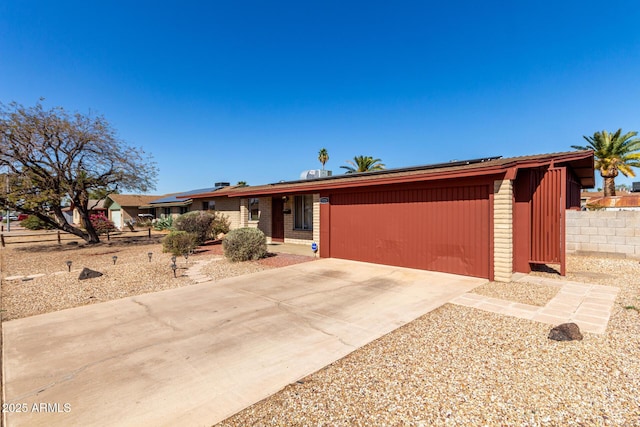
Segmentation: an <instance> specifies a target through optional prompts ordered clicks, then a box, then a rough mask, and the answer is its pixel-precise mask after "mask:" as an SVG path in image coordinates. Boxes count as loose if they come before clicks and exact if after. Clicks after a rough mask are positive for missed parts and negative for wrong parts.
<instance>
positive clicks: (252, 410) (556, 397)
mask: <svg viewBox="0 0 640 427" xmlns="http://www.w3.org/2000/svg"><path fill="white" fill-rule="evenodd" d="M535 274H537V275H545V274H547V275H549V273H535ZM550 276H551V275H550ZM551 277H554V278H558V277H557V276H551ZM567 280H577V281H584V282H591V283H598V284H602V285H610V286H618V287H620V288H622V290H621V292H620V294H619V296H618V299H617V301H616V304H615V306H614V308H613V312H612V316H611V320H610V323H609V327H608V329H607V332H606V334H604V335H596V334H589V333H586V334H585V337H584V340H583V341H573V342H555V341H550V340H548V339H547V335H548V333H549V329H550V327H549V326H548V325H544V324H541V323H536V322H532V321H527V320H523V319H518V318H513V317H507V316H502V315H498V314H493V313H488V312H483V311H480V310H475V309H472V308H467V307H461V306H456V305H452V304H447V305H445V306H443V307H441V308H439V309H437V310H435V311H433V312H431V313H429V314H427V315H425V316H423V317H421V318H420V319H418V320H416V321H414V322H412V323H410V324H408V325H405V326H404V327H401V328H400V329H398V330H396V331H394V332H392V333H390V334H388V335H386V336H384V337H382V338H380V339H379V340H376V341H374V342H373V343H370V344H369V345H367V346H365V347H363V348H361V349H359V350H357V351H355V352H353V353H351V354H350V355H349V356H347V357H345V358H343V359H341V360H339V361H337V362H335V363H333V364H332V365H330V366H328V367H326V368H325V369H323V370H321V371H319V372H316V373H314V374H312V375H310V376H308V377H306V378H303V379H302V380H300V381H298V382H296V383H293V384H291V385H289V386H287V387H286V388H284V389H283V390H282V391H280V392H279V393H277V394H275V395H273V396H271V397H269V398H267V399H265V400H263V401H261V402H259V403H257V404H255V405H253V406H251V407H249V408H247V409H245V410H244V411H242V412H240V413H238V414H236V415H235V416H233V417H231V418H229V419H227V420H225V421H224V422H222V423H220V425H222V426H247V425H254V426H257V425H260V426H263V425H273V426H281V425H287V426H306V425H318V426H322V425H326V426H351V425H361V426H369V425H416V426H431V425H460V426H466V425H491V426H493V425H508V426H511V425H513V426H592V425H593V426H607V425H612V426H638V425H640V313H639V312H638V311H637V310H636V309H633V308H624V307H632V306H633V307H636V308H640V300H639V296H640V265H639V264H638V261H633V260H616V259H598V258H587V257H574V256H570V257H568V276H567ZM492 286H493V287H492ZM532 286H537V285H532ZM510 289H511V290H512V291H513V292H511V293H510V292H509V290H510ZM480 292H488V293H491V295H492V296H497V297H499V298H505V299H510V300H514V301H521V299H522V298H523V290H522V288H521V287H519V286H514V287H512V288H509V287H508V286H499V287H498V286H495V285H491V286H486V287H485V289H484V290H481V291H480ZM547 292H548V294H547ZM552 292H553V289H548V290H543V291H540V289H536V291H535V292H534V293H533V294H532V295H534V296H533V297H532V296H531V295H524V298H525V299H527V298H541V297H540V295H537V296H536V295H535V294H536V293H540V294H541V295H542V299H546V298H548V297H549V295H550V294H551V293H552ZM542 299H539V300H538V301H540V302H542ZM531 301H532V299H530V300H529V301H528V302H527V303H531Z"/></svg>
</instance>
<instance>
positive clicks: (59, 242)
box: [58, 230, 62, 245]
mask: <svg viewBox="0 0 640 427" xmlns="http://www.w3.org/2000/svg"><path fill="white" fill-rule="evenodd" d="M58 244H59V245H61V244H62V242H61V241H60V230H58Z"/></svg>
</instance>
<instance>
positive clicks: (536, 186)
mask: <svg viewBox="0 0 640 427" xmlns="http://www.w3.org/2000/svg"><path fill="white" fill-rule="evenodd" d="M593 164H594V157H593V151H590V150H587V151H572V152H567V153H554V154H542V155H535V156H524V157H515V158H505V159H503V158H499V157H496V158H488V159H476V160H468V161H456V162H450V163H444V164H436V165H426V166H417V167H410V168H402V169H388V170H384V171H376V172H365V173H355V174H349V175H339V176H332V177H325V178H318V179H310V180H299V181H291V182H281V183H275V184H268V185H259V186H250V187H227V188H222V189H218V190H216V191H212V192H206V193H205V192H203V193H201V194H195V193H194V194H191V195H190V200H191V201H196V200H215V203H216V206H218V205H220V203H221V201H222V200H224V197H227V198H228V199H230V200H236V201H237V202H236V203H237V204H238V206H239V218H238V223H237V226H238V227H257V228H259V229H261V230H262V231H263V232H264V233H265V234H266V236H267V240H268V242H287V243H301V244H308V245H310V244H311V242H315V243H316V244H317V245H318V246H319V253H320V256H321V257H324V258H329V257H333V258H343V259H350V260H356V261H365V262H372V263H379V264H387V265H396V266H401V267H410V268H419V269H425V270H434V271H441V272H446V273H455V274H463V275H468V276H476V277H486V278H488V279H490V280H500V281H510V280H511V275H512V273H513V272H522V273H529V272H530V271H531V269H532V265H534V264H559V265H560V270H561V274H564V272H565V265H566V263H565V250H564V248H565V231H564V228H565V215H564V211H565V209H580V190H581V188H592V187H593V186H594V184H595V177H594V169H593ZM234 206H235V205H234ZM233 228H236V226H234V227H233Z"/></svg>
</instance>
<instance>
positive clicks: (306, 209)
mask: <svg viewBox="0 0 640 427" xmlns="http://www.w3.org/2000/svg"><path fill="white" fill-rule="evenodd" d="M293 205H294V212H293V228H294V229H296V230H313V196H312V195H311V194H305V195H304V196H295V198H294V200H293Z"/></svg>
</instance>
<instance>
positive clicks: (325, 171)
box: [300, 169, 331, 179]
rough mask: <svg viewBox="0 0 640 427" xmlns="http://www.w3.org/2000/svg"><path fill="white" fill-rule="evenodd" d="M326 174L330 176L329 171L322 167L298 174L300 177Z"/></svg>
mask: <svg viewBox="0 0 640 427" xmlns="http://www.w3.org/2000/svg"><path fill="white" fill-rule="evenodd" d="M328 176H331V171H327V170H322V169H311V170H308V171H302V173H301V174H300V179H316V178H326V177H328Z"/></svg>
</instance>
